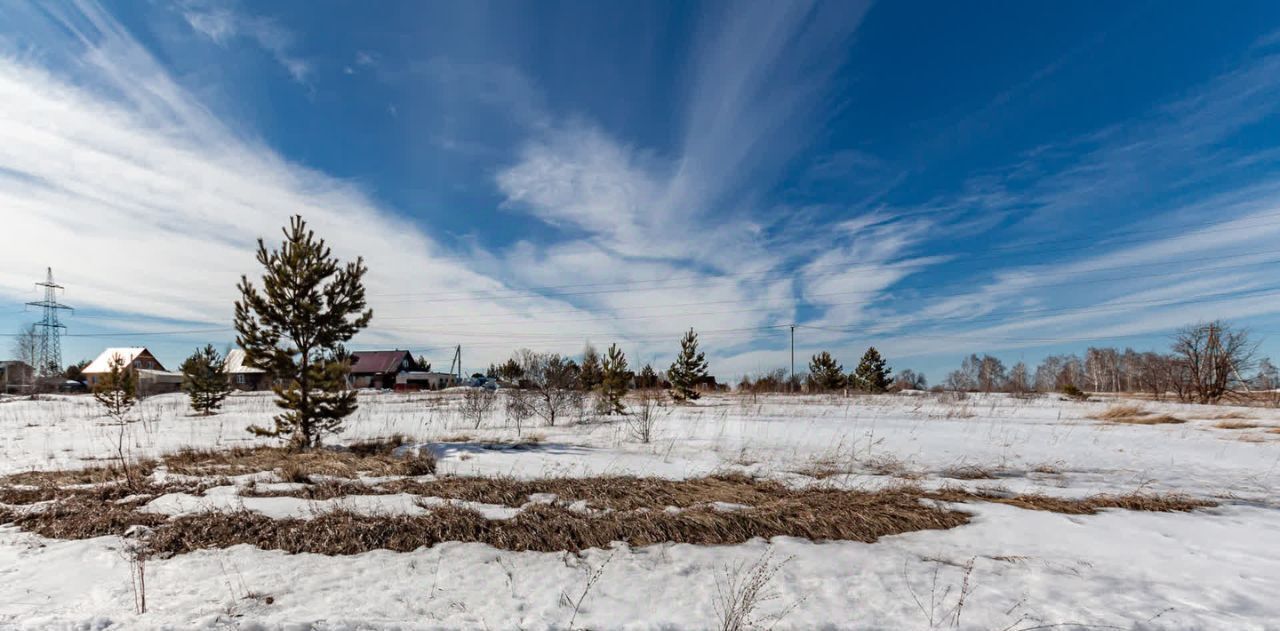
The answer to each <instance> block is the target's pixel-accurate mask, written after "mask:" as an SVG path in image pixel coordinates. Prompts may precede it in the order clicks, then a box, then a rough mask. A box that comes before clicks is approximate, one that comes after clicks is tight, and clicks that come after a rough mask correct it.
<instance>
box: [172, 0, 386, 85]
mask: <svg viewBox="0 0 1280 631" xmlns="http://www.w3.org/2000/svg"><path fill="white" fill-rule="evenodd" d="M180 11H181V13H182V17H183V18H185V19H186V21H187V24H189V25H190V26H191V29H192V30H194V31H195V32H196V33H199V34H200V35H203V36H204V37H206V38H208V39H209V40H210V41H212V42H214V43H215V44H218V45H219V46H230V45H231V44H232V43H233V42H235V41H236V40H241V39H242V40H245V41H249V42H252V43H254V44H256V45H257V46H258V47H260V48H262V49H263V50H264V51H266V52H267V53H268V54H269V55H271V57H272V58H273V59H275V61H276V62H277V63H279V64H280V65H281V66H282V67H283V68H284V69H285V71H287V72H288V73H289V76H290V77H292V78H293V80H294V81H297V82H298V83H303V84H305V83H307V81H308V79H309V78H310V77H311V74H312V71H313V70H314V69H313V67H312V64H311V62H309V61H307V60H306V59H304V58H303V57H302V56H301V55H299V54H298V53H297V52H296V51H295V48H296V43H297V37H296V36H295V35H294V34H293V32H292V31H290V30H289V29H288V28H286V27H284V26H282V25H281V24H280V23H278V22H277V21H275V20H272V19H270V18H266V17H262V16H256V15H252V14H249V13H247V12H245V11H243V10H240V9H237V8H235V7H234V6H233V5H230V4H226V3H206V2H188V3H184V5H182V7H181V9H180ZM361 59H364V60H365V62H364V63H365V64H369V63H372V62H373V57H372V56H369V55H368V54H367V53H364V57H361V56H360V55H357V58H356V63H361Z"/></svg>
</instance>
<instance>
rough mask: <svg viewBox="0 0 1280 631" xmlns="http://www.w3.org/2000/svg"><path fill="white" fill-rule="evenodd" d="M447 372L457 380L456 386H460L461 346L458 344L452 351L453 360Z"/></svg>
mask: <svg viewBox="0 0 1280 631" xmlns="http://www.w3.org/2000/svg"><path fill="white" fill-rule="evenodd" d="M449 372H451V373H453V374H454V376H455V377H457V378H458V385H462V345H461V344H459V345H457V346H456V347H455V348H454V349H453V359H452V360H451V361H450V362H449Z"/></svg>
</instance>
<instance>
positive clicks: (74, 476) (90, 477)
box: [0, 460, 156, 486]
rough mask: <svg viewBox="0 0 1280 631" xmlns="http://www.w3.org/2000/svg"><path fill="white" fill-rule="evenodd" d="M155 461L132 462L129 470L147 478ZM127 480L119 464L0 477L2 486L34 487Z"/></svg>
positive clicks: (29, 472) (153, 468) (135, 475)
mask: <svg viewBox="0 0 1280 631" xmlns="http://www.w3.org/2000/svg"><path fill="white" fill-rule="evenodd" d="M155 468H156V462H155V461H154V460H140V461H136V462H131V463H130V464H129V469H130V471H132V473H133V475H134V477H146V476H149V475H151V472H152V471H155ZM123 480H125V475H124V470H123V469H121V468H120V465H119V464H118V463H111V464H105V465H93V466H89V467H84V468H82V469H60V470H57V471H24V472H21V473H13V474H9V475H6V476H2V477H0V485H9V484H29V485H33V486H67V485H72V484H110V483H114V482H120V481H123Z"/></svg>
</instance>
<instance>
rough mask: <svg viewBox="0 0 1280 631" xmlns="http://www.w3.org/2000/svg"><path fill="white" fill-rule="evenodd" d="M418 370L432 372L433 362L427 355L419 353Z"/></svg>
mask: <svg viewBox="0 0 1280 631" xmlns="http://www.w3.org/2000/svg"><path fill="white" fill-rule="evenodd" d="M418 370H421V371H422V372H431V362H429V361H427V356H426V355H418Z"/></svg>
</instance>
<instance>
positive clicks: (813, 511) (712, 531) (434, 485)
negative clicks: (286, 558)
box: [0, 474, 1212, 555]
mask: <svg viewBox="0 0 1280 631" xmlns="http://www.w3.org/2000/svg"><path fill="white" fill-rule="evenodd" d="M206 486H207V485H206ZM203 488H205V487H196V486H191V488H185V487H184V488H176V487H174V486H165V487H159V486H156V487H149V488H147V489H145V491H146V492H144V493H141V494H139V493H137V490H136V489H134V490H133V492H130V491H129V490H128V489H125V488H124V486H123V485H104V486H100V487H84V488H76V489H58V488H56V487H52V486H46V487H37V488H35V489H32V488H23V489H12V491H13V492H14V493H20V494H25V495H23V496H22V497H21V498H20V499H23V500H24V501H25V503H33V502H36V501H48V500H53V501H52V502H50V503H48V504H46V505H43V506H40V507H38V509H36V510H29V511H27V510H20V509H16V508H6V509H0V523H4V522H12V523H14V524H16V525H17V526H19V527H20V528H23V529H24V530H27V531H30V532H35V533H37V534H40V535H42V536H46V537H52V538H61V539H82V538H88V537H97V536H103V535H112V534H115V535H119V534H122V533H123V532H124V531H125V530H126V529H128V527H129V526H132V525H144V526H147V527H150V528H152V529H153V530H154V532H153V534H152V537H151V542H152V543H151V545H152V546H153V547H154V549H153V550H152V552H154V553H159V554H164V555H172V554H179V553H184V552H189V551H192V550H198V549H203V548H223V547H228V546H232V545H237V544H241V543H248V544H252V545H255V546H258V547H260V548H263V549H271V550H285V551H288V552H315V553H320V554H356V553H361V552H366V551H369V550H374V549H387V550H394V551H409V550H414V549H416V548H419V547H421V546H430V545H433V544H436V543H440V542H444V541H461V542H480V543H486V544H489V545H492V546H494V547H497V548H502V549H508V550H533V551H561V550H568V551H579V550H582V549H585V548H593V547H607V546H608V545H609V544H610V543H611V542H614V541H623V542H627V543H628V544H630V545H633V546H643V545H650V544H655V543H663V542H676V543H691V544H703V545H715V544H733V543H741V542H744V541H747V540H749V539H751V538H753V537H764V538H769V537H774V536H793V537H803V538H806V539H810V540H814V541H821V540H848V541H863V542H872V541H875V540H876V539H878V538H879V537H882V536H885V535H891V534H898V533H904V532H912V531H917V530H925V529H947V528H953V527H955V526H959V525H961V524H964V523H967V522H968V520H969V517H968V516H967V515H966V514H965V513H963V512H960V511H956V510H951V509H948V508H944V507H941V506H939V505H935V504H931V503H928V502H921V500H922V499H933V500H941V501H944V502H973V501H985V502H998V503H1002V504H1008V505H1011V506H1016V507H1019V508H1023V509H1029V510H1046V511H1056V512H1061V513H1069V514H1092V513H1096V512H1097V511H1099V510H1101V509H1104V508H1122V509H1128V510H1144V511H1187V510H1193V509H1196V508H1201V507H1205V506H1211V505H1212V503H1210V502H1206V501H1202V500H1197V499H1192V498H1187V497H1183V496H1176V495H1152V494H1138V493H1134V494H1129V495H1100V496H1095V497H1089V498H1084V499H1062V498H1054V497H1048V496H1044V495H1034V494H1032V495H1015V494H1005V493H998V492H995V491H979V492H974V491H966V490H963V489H955V488H949V489H942V490H939V491H924V490H922V489H919V488H915V487H911V486H901V487H897V488H890V489H884V490H879V491H857V490H839V489H833V488H825V487H810V488H791V487H788V486H785V485H783V484H781V483H779V482H776V481H770V480H761V479H755V478H750V477H747V476H744V475H740V474H726V475H718V476H713V477H706V478H697V479H690V480H664V479H658V478H634V477H595V478H549V479H542V480H516V479H510V478H480V477H447V478H441V479H437V480H407V479H406V480H398V481H393V482H388V483H384V484H381V485H376V486H372V485H363V484H354V483H351V482H341V481H327V482H325V483H323V484H316V485H311V486H309V487H308V488H307V489H306V490H304V491H294V492H291V493H290V494H299V495H302V496H305V497H317V498H320V497H321V496H323V497H340V496H343V495H349V494H356V493H358V494H368V493H398V492H404V493H412V494H417V495H422V496H433V497H442V498H448V499H457V500H470V501H477V502H485V503H491V504H503V505H507V506H516V507H523V508H522V510H521V511H520V512H519V513H518V514H517V515H516V517H514V518H512V519H509V520H489V519H486V518H484V516H483V515H481V514H480V513H478V512H476V511H473V510H470V509H467V508H464V507H458V506H435V507H433V508H431V511H430V512H429V513H428V514H425V515H419V516H404V515H367V514H360V513H354V512H351V511H345V510H338V511H334V512H329V513H324V514H320V515H317V516H315V517H314V518H312V519H282V520H273V519H271V518H269V517H266V516H264V515H261V514H258V513H252V512H247V511H241V512H234V513H220V512H210V513H203V514H197V515H187V516H182V517H179V518H176V519H168V518H167V517H166V516H164V515H159V514H153V513H143V512H139V511H138V510H137V509H138V508H139V507H141V506H142V505H143V504H145V503H146V502H147V501H148V500H149V499H150V498H152V497H155V496H156V495H159V494H161V493H166V492H175V491H178V490H181V491H183V492H189V493H199V492H201V491H202V490H203ZM250 492H251V491H250ZM306 493H310V495H305V494H306ZM535 493H539V494H541V493H553V494H555V495H556V496H557V497H558V500H559V501H558V502H557V503H555V504H541V503H539V504H534V503H530V502H529V497H530V495H532V494H535ZM277 494H286V493H277ZM9 499H16V498H9ZM576 501H585V502H586V504H587V505H588V506H589V507H591V508H595V509H608V510H597V511H588V512H583V511H579V510H573V509H571V508H569V507H568V506H566V504H567V503H571V502H576ZM712 502H731V503H735V504H743V505H745V506H746V507H745V508H741V509H738V510H733V511H723V510H716V509H715V508H713V507H712V506H710V504H711V503H712ZM672 506H674V507H679V509H680V510H678V511H669V510H665V509H666V508H667V507H672Z"/></svg>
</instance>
